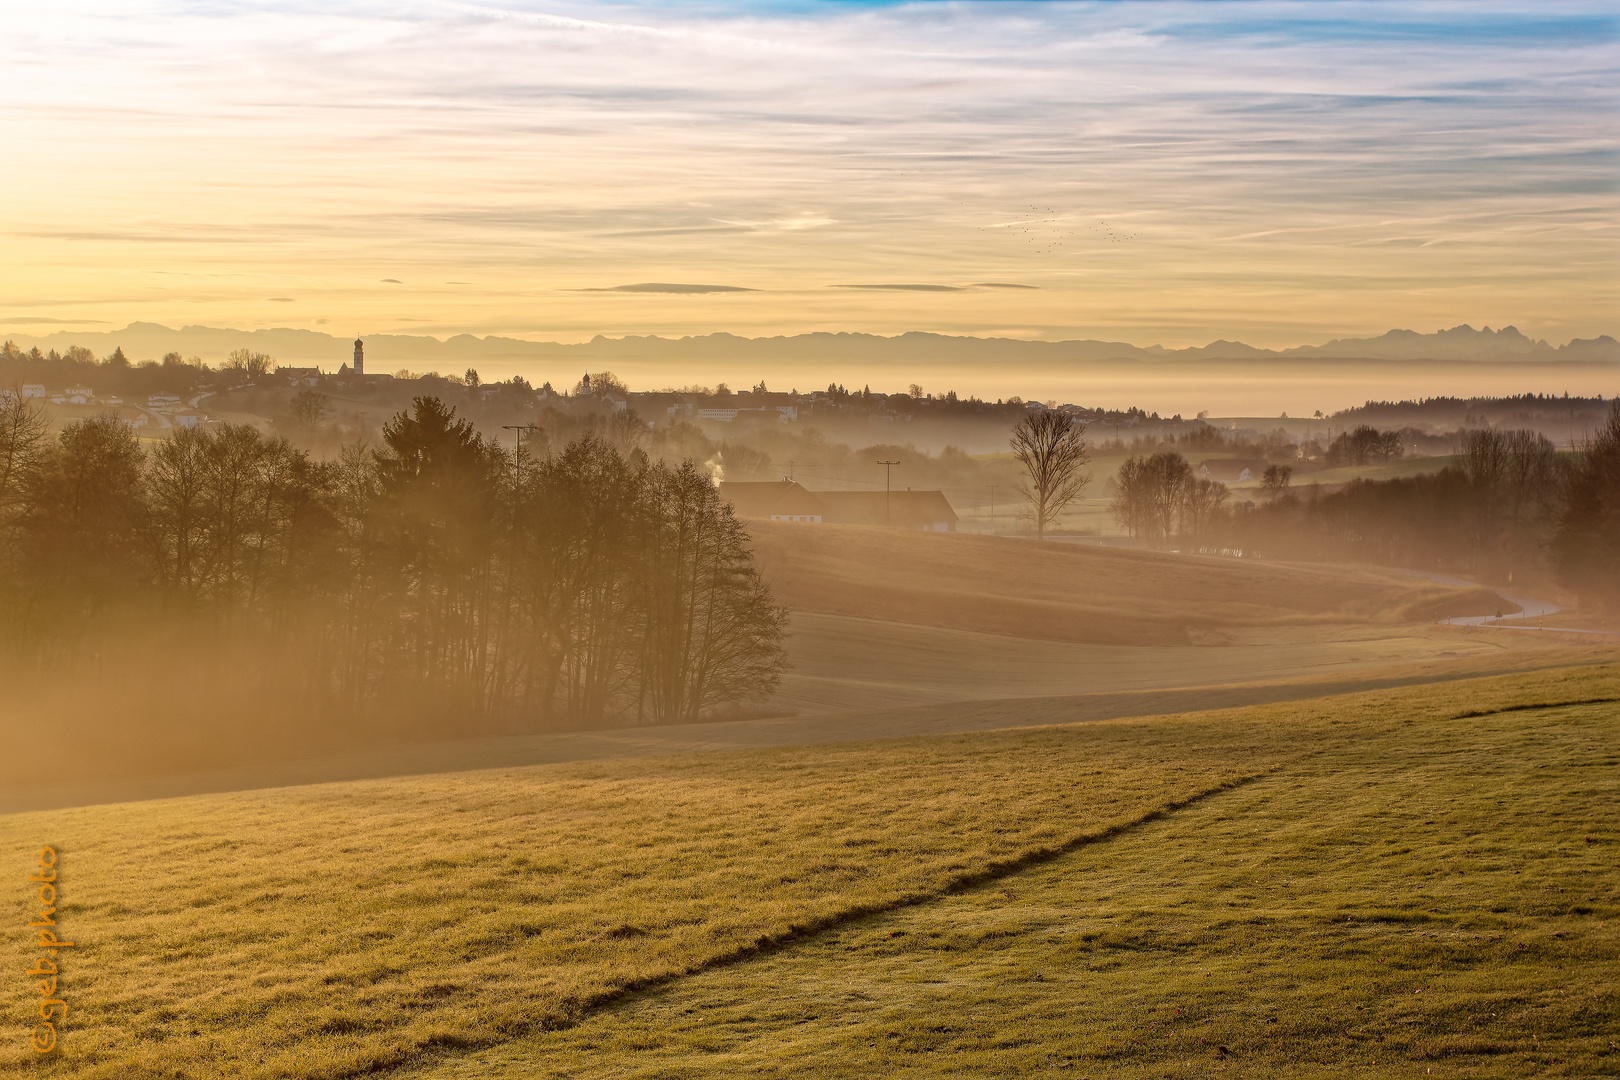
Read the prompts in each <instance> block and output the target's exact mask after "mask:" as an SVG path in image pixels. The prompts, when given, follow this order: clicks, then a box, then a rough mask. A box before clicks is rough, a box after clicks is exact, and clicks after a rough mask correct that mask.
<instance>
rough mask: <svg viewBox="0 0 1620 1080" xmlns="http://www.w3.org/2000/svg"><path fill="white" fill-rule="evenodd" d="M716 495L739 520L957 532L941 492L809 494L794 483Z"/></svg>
mask: <svg viewBox="0 0 1620 1080" xmlns="http://www.w3.org/2000/svg"><path fill="white" fill-rule="evenodd" d="M720 496H721V498H724V499H726V500H727V501H728V502H730V503H731V507H732V510H733V511H734V512H735V513H736V515H737V516H738V517H740V518H759V519H765V520H769V521H797V522H804V523H806V524H812V525H820V524H826V525H877V526H887V527H889V528H894V529H921V530H923V531H924V532H955V531H956V525H957V516H956V511H954V510H952V509H951V504H950V500H948V499H946V498H945V493H944V492H942V491H890V492H884V491H811V490H809V489H808V488H806V487H804V486H803V485H801V484H798V483H795V482H794V481H792V480H777V481H772V482H765V483H737V482H727V483H722V484H721V485H720Z"/></svg>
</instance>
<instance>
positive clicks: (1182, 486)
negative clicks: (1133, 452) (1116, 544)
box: [1111, 450, 1227, 543]
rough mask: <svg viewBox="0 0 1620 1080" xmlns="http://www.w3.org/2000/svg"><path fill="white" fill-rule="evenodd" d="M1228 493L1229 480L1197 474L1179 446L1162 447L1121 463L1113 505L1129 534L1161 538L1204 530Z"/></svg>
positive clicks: (1117, 516)
mask: <svg viewBox="0 0 1620 1080" xmlns="http://www.w3.org/2000/svg"><path fill="white" fill-rule="evenodd" d="M1226 499H1227V490H1226V485H1225V484H1222V483H1218V482H1217V481H1214V480H1210V479H1208V478H1207V477H1202V476H1198V475H1196V474H1195V473H1194V472H1193V468H1192V466H1191V465H1189V464H1188V463H1187V460H1186V459H1185V458H1183V457H1182V456H1181V455H1180V454H1178V453H1176V452H1175V451H1173V450H1161V451H1159V452H1158V453H1156V454H1151V455H1149V456H1147V457H1144V458H1135V457H1133V458H1129V459H1127V460H1126V462H1125V464H1123V465H1121V466H1120V469H1119V475H1118V477H1116V478H1115V488H1114V498H1113V503H1112V507H1111V509H1112V510H1113V514H1114V517H1115V518H1116V519H1117V520H1118V521H1119V523H1120V524H1121V525H1123V526H1124V527H1125V530H1126V531H1127V532H1129V533H1130V534H1131V536H1133V537H1135V538H1137V539H1142V540H1147V541H1150V542H1153V543H1159V542H1163V541H1166V540H1168V539H1170V538H1172V537H1176V536H1184V537H1199V536H1202V535H1204V534H1205V533H1206V532H1207V531H1208V530H1209V527H1210V524H1211V522H1212V521H1213V520H1214V519H1215V516H1216V514H1217V513H1218V512H1219V511H1220V510H1221V508H1222V506H1223V505H1224V504H1225V502H1226Z"/></svg>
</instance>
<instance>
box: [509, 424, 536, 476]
mask: <svg viewBox="0 0 1620 1080" xmlns="http://www.w3.org/2000/svg"><path fill="white" fill-rule="evenodd" d="M501 430H502V431H515V432H517V434H516V435H514V436H513V437H512V439H513V442H515V443H516V444H517V454H516V456H514V457H513V459H512V461H513V465H514V467H515V468H516V469H517V477H518V480H519V481H521V480H522V479H523V433H524V432H525V431H527V432H530V433H532V432H533V431H534V425H533V424H502V425H501Z"/></svg>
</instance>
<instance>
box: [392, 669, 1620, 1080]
mask: <svg viewBox="0 0 1620 1080" xmlns="http://www.w3.org/2000/svg"><path fill="white" fill-rule="evenodd" d="M1582 696H1584V695H1582ZM1591 696H1592V697H1595V698H1598V699H1599V700H1597V701H1592V702H1590V703H1588V704H1583V705H1571V706H1562V707H1539V708H1536V707H1524V706H1519V707H1512V706H1508V707H1503V708H1502V709H1501V710H1499V711H1488V710H1484V709H1480V708H1479V707H1478V706H1474V707H1469V708H1461V709H1458V710H1457V713H1459V714H1466V713H1471V712H1481V713H1483V715H1479V716H1466V715H1459V716H1458V719H1456V720H1454V721H1449V722H1446V721H1440V722H1436V721H1434V720H1433V719H1424V718H1421V717H1417V716H1414V717H1412V720H1413V722H1411V723H1402V724H1399V725H1397V726H1396V727H1395V728H1394V729H1393V730H1390V729H1385V730H1384V731H1380V732H1362V733H1360V734H1361V735H1362V737H1358V738H1353V739H1350V740H1345V741H1340V742H1337V743H1336V744H1335V745H1333V746H1331V747H1329V748H1327V749H1325V750H1324V752H1323V753H1321V754H1317V755H1311V756H1309V757H1303V758H1299V759H1295V760H1294V761H1292V762H1290V763H1289V764H1288V765H1286V766H1285V767H1283V768H1282V769H1280V770H1278V771H1276V772H1274V773H1272V774H1270V775H1268V776H1266V777H1264V778H1262V779H1259V780H1257V781H1256V782H1254V783H1252V784H1247V785H1243V786H1241V787H1238V788H1234V789H1230V790H1227V791H1225V792H1222V793H1219V794H1216V795H1214V796H1212V797H1210V798H1207V799H1203V800H1200V801H1198V802H1197V803H1195V804H1193V805H1191V806H1189V807H1187V808H1185V809H1183V810H1180V811H1178V812H1176V813H1174V814H1170V815H1166V816H1164V817H1163V818H1161V819H1158V820H1155V821H1153V822H1149V823H1145V824H1143V825H1142V826H1140V827H1138V828H1134V829H1130V830H1127V831H1125V832H1123V833H1121V834H1120V835H1118V836H1116V837H1114V838H1112V839H1110V840H1108V841H1106V842H1104V843H1100V844H1092V845H1085V846H1083V847H1079V848H1077V849H1075V850H1073V851H1071V852H1070V853H1068V854H1065V855H1063V856H1061V857H1060V858H1057V859H1054V860H1051V861H1047V862H1043V863H1041V864H1039V865H1037V866H1034V867H1031V868H1028V869H1025V870H1023V871H1021V872H1018V873H1016V874H1011V875H1008V876H1005V877H1003V878H1001V879H1000V880H998V881H996V882H993V883H987V884H984V885H980V886H976V887H973V888H971V889H968V890H966V891H964V892H961V893H959V894H956V895H953V896H950V897H946V898H943V899H941V900H939V901H936V902H934V903H931V904H927V905H922V906H918V907H911V908H906V909H903V910H900V911H896V912H891V913H887V914H883V915H880V916H875V917H872V918H869V919H864V920H860V921H859V922H857V923H851V924H847V925H845V926H843V927H840V928H838V929H836V930H833V931H830V932H828V933H825V934H821V935H817V936H815V937H814V938H812V939H810V940H807V941H805V942H802V943H798V944H795V945H792V946H790V947H788V948H786V949H783V950H780V951H778V952H775V953H773V954H772V955H770V956H767V957H762V958H758V959H755V960H751V961H748V962H743V963H738V964H732V965H726V966H723V967H720V968H717V969H715V970H713V971H709V972H705V973H703V974H700V975H697V976H694V977H692V978H690V979H685V980H680V981H679V982H677V983H674V984H672V985H670V986H668V987H665V988H661V989H657V990H652V991H648V992H644V993H642V994H638V995H634V996H632V997H629V998H627V999H626V1000H624V1001H622V1002H619V1003H616V1004H614V1005H612V1006H609V1007H608V1008H606V1009H604V1010H602V1011H601V1012H599V1013H598V1014H596V1015H594V1016H592V1017H590V1018H589V1019H588V1020H587V1021H586V1022H584V1023H582V1024H580V1025H579V1026H577V1027H575V1028H573V1029H571V1030H569V1031H565V1032H557V1033H552V1034H547V1035H542V1036H534V1037H530V1038H528V1039H525V1040H522V1041H519V1042H516V1043H513V1044H508V1045H506V1046H502V1047H497V1048H494V1049H491V1050H488V1051H484V1052H481V1053H478V1054H475V1055H472V1056H471V1057H470V1058H466V1059H458V1060H449V1061H444V1062H440V1063H438V1064H436V1065H431V1066H424V1067H422V1068H420V1069H419V1070H412V1072H411V1074H410V1075H411V1076H412V1077H420V1078H423V1080H426V1078H428V1077H432V1078H435V1080H438V1078H443V1077H449V1076H454V1075H478V1076H482V1077H520V1076H521V1077H534V1078H538V1077H551V1076H570V1077H580V1078H586V1077H597V1076H608V1075H612V1076H615V1077H626V1078H648V1080H651V1078H672V1077H708V1076H716V1077H718V1076H727V1077H731V1076H779V1075H786V1074H791V1075H793V1076H796V1077H856V1076H862V1077H864V1076H885V1077H888V1076H894V1077H904V1076H918V1077H921V1076H939V1075H955V1076H976V1077H1022V1076H1030V1075H1037V1074H1041V1075H1044V1074H1045V1073H1047V1072H1048V1071H1053V1072H1056V1073H1057V1075H1072V1076H1076V1077H1082V1076H1084V1077H1103V1076H1108V1077H1144V1078H1145V1077H1155V1078H1157V1077H1165V1076H1170V1077H1181V1076H1193V1075H1204V1074H1207V1073H1211V1072H1217V1071H1223V1070H1230V1072H1231V1073H1232V1074H1234V1075H1239V1076H1248V1077H1279V1078H1280V1077H1290V1078H1293V1077H1346V1078H1350V1077H1364V1076H1414V1075H1415V1076H1452V1077H1456V1076H1469V1077H1520V1076H1531V1075H1545V1076H1605V1075H1614V1074H1616V1073H1617V1072H1620V1021H1617V1019H1616V1018H1617V1017H1620V706H1617V705H1616V704H1615V703H1614V702H1613V700H1612V699H1610V700H1607V701H1605V700H1602V699H1603V698H1605V697H1608V695H1606V694H1593V695H1591Z"/></svg>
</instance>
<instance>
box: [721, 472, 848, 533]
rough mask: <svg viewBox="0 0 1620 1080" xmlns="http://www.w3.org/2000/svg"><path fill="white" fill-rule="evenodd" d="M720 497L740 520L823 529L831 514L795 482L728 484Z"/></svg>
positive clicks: (725, 484)
mask: <svg viewBox="0 0 1620 1080" xmlns="http://www.w3.org/2000/svg"><path fill="white" fill-rule="evenodd" d="M720 497H721V498H722V499H725V500H726V501H727V502H729V503H731V509H732V512H733V513H735V514H736V515H737V516H738V517H740V518H763V519H766V520H769V521H802V522H808V523H810V524H813V525H819V524H821V522H822V519H823V518H824V517H825V516H826V513H827V508H826V506H825V505H824V504H823V503H822V501H821V498H820V497H819V496H817V495H814V494H812V493H811V492H810V491H808V490H806V489H805V488H804V486H803V485H801V484H796V483H794V482H793V481H792V480H776V481H767V482H763V483H748V482H741V483H738V482H726V483H722V484H721V485H720Z"/></svg>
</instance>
